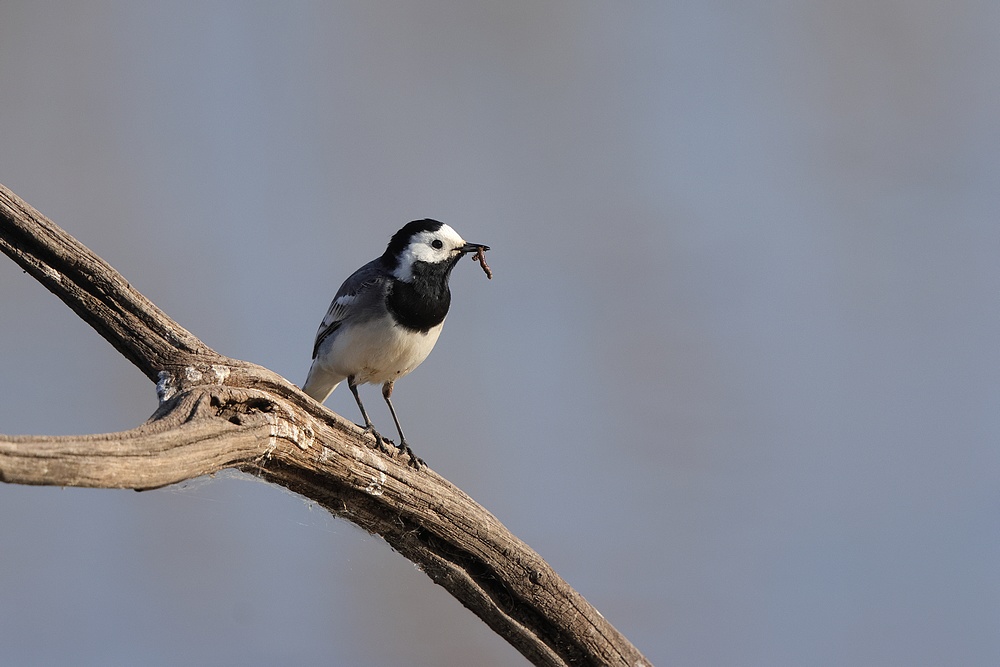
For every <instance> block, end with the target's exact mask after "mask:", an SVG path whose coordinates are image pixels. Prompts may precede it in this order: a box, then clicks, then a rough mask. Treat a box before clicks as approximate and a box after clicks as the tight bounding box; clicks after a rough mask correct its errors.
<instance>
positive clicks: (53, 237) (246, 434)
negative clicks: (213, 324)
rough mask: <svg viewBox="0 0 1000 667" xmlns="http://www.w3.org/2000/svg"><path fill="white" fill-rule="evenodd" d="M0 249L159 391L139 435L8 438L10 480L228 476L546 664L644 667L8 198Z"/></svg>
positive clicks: (521, 558)
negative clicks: (344, 529)
mask: <svg viewBox="0 0 1000 667" xmlns="http://www.w3.org/2000/svg"><path fill="white" fill-rule="evenodd" d="M0 250H2V251H3V252H4V253H5V254H7V255H8V256H10V257H11V258H12V259H13V260H14V261H15V262H17V263H18V264H19V265H20V266H21V267H22V268H23V269H24V270H25V271H26V272H28V273H29V274H31V275H32V276H33V277H35V278H36V279H37V280H38V281H39V282H41V283H42V284H43V285H45V286H46V287H47V288H48V289H49V290H50V291H51V292H53V293H54V294H55V295H56V296H58V297H59V298H60V299H62V300H63V301H64V302H65V303H66V304H67V305H69V306H70V307H71V308H72V309H73V310H74V311H75V312H76V313H77V314H78V315H79V316H80V317H81V318H82V319H84V320H85V321H86V322H88V323H89V324H90V325H91V326H92V327H93V328H94V329H95V330H97V332H98V333H100V334H101V335H102V336H103V337H104V338H105V339H107V340H108V341H109V342H110V343H111V344H112V345H113V346H114V347H115V348H116V349H118V350H119V352H121V353H122V354H123V355H124V356H125V357H126V358H127V359H129V360H130V361H132V363H133V364H135V365H136V366H137V367H138V368H139V369H140V370H141V371H142V372H143V373H144V374H145V375H146V376H147V377H148V378H149V379H150V380H152V381H153V382H155V383H156V391H157V396H158V397H159V400H160V403H159V406H158V408H157V409H156V411H155V412H154V413H153V415H152V416H151V417H150V418H149V419H148V420H147V421H146V422H145V423H143V424H141V425H139V426H137V427H136V428H133V429H129V430H126V431H121V432H117V433H107V434H100V435H79V436H35V435H19V436H8V435H0V481H2V482H6V483H13V484H34V485H51V486H81V487H95V488H131V489H138V490H141V489H153V488H158V487H162V486H166V485H169V484H175V483H178V482H182V481H184V480H188V479H192V478H194V477H199V476H202V475H211V474H214V473H216V472H218V471H220V470H223V469H226V468H233V469H237V470H241V471H243V472H247V473H249V474H252V475H255V476H257V477H259V478H262V479H265V480H267V481H269V482H273V483H275V484H278V485H281V486H283V487H285V488H288V489H290V490H292V491H294V492H296V493H299V494H301V495H303V496H305V497H307V498H309V499H311V500H313V501H315V502H317V503H318V504H320V505H321V506H323V507H324V508H326V509H327V510H328V511H330V512H331V513H333V514H335V515H336V516H339V517H342V518H345V519H347V520H349V521H351V522H353V523H355V524H357V525H358V526H360V527H362V528H364V529H365V530H367V531H369V532H372V533H374V534H377V535H379V536H381V537H382V538H383V539H385V540H386V541H387V542H388V543H389V544H390V545H391V546H392V547H393V548H394V549H396V550H397V551H398V552H399V553H401V554H402V555H403V556H405V557H406V558H408V559H410V560H411V561H413V562H414V563H415V564H417V566H418V567H419V568H420V569H421V570H422V571H423V572H424V573H426V574H427V575H428V576H429V577H430V578H431V579H432V580H433V581H434V582H435V583H438V584H440V585H441V586H443V587H444V588H445V589H447V590H448V591H449V592H450V593H451V594H452V595H453V596H455V597H456V598H457V599H458V600H459V601H460V602H461V603H462V604H463V605H465V606H466V607H467V608H469V609H470V610H471V611H472V612H473V613H475V614H477V615H478V616H479V617H480V618H481V619H483V621H485V622H486V623H487V624H488V625H489V626H490V627H491V628H492V629H493V630H494V631H495V632H497V633H498V634H499V635H501V636H502V637H504V639H506V640H507V641H508V642H509V643H511V644H512V645H513V646H514V647H515V648H517V649H518V650H519V651H521V653H522V654H523V655H524V656H525V657H527V658H528V659H529V660H530V661H532V662H533V663H534V664H536V665H623V666H624V665H628V666H633V665H649V664H650V663H649V662H648V660H646V658H645V657H644V656H643V655H642V654H641V653H640V652H639V651H638V650H637V649H636V648H635V647H634V646H632V644H631V643H629V641H628V640H627V639H626V638H625V637H624V636H623V635H622V634H621V633H620V632H619V631H618V630H617V629H615V628H614V627H613V626H612V625H611V624H610V623H608V622H607V621H606V620H605V619H604V617H603V616H601V614H600V613H598V612H597V610H596V609H594V608H593V607H592V606H591V605H590V604H589V603H588V602H587V601H586V600H585V599H584V598H583V597H582V596H581V595H580V594H579V593H578V592H576V591H575V590H573V589H572V588H571V587H570V586H569V585H568V584H567V583H566V582H565V581H564V580H563V579H562V578H561V577H560V576H559V575H558V574H557V573H556V572H555V571H554V570H552V568H551V567H550V566H549V565H548V564H547V563H546V562H545V561H544V560H543V559H542V558H541V557H540V556H539V555H538V554H537V553H535V552H534V551H533V550H532V549H531V548H530V547H528V545H526V544H524V542H522V541H521V540H519V539H518V538H517V537H516V536H514V535H513V534H511V533H510V532H509V531H508V530H507V528H506V527H504V526H503V524H501V523H500V522H499V521H498V520H497V519H496V517H494V516H493V515H492V514H490V513H489V512H488V511H487V510H486V509H484V508H483V507H482V506H480V505H479V504H478V503H476V502H475V501H474V500H472V498H470V497H469V496H468V495H467V494H465V493H464V492H462V491H461V490H460V489H458V488H457V487H455V486H454V485H453V484H451V483H450V482H448V481H447V480H446V479H444V478H442V477H441V476H440V475H438V474H436V473H435V472H434V471H433V470H431V469H429V468H422V469H420V470H414V469H413V468H412V467H410V466H409V465H407V463H408V458H407V456H406V455H405V454H401V455H399V454H397V455H396V456H388V455H386V454H385V453H383V452H382V451H380V449H379V448H378V446H377V444H376V442H375V440H374V438H373V437H371V435H370V434H368V433H366V432H365V431H363V430H362V429H361V428H359V427H358V426H356V425H354V424H353V423H351V422H349V421H347V420H345V419H343V418H342V417H340V416H339V415H336V414H335V413H333V412H331V411H330V410H328V409H327V408H325V407H323V406H322V405H320V404H318V403H316V402H315V401H314V400H312V399H311V398H309V397H308V396H306V395H305V394H303V393H302V392H301V391H300V390H299V389H298V388H297V387H296V386H295V385H293V384H292V383H290V382H288V381H287V380H285V379H284V378H282V377H281V376H280V375H278V374H276V373H274V372H273V371H271V370H269V369H266V368H264V367H261V366H258V365H256V364H252V363H249V362H246V361H242V360H238V359H232V358H229V357H226V356H224V355H221V354H219V353H218V352H215V351H214V350H212V349H211V348H209V347H208V346H207V345H205V344H204V343H203V342H202V341H200V340H199V339H198V338H197V337H195V336H194V335H193V334H191V333H190V332H188V331H186V330H185V329H184V328H183V327H181V326H180V325H179V324H177V323H176V322H174V321H173V320H172V319H170V318H169V317H168V316H167V315H166V314H165V313H163V312H162V311H161V310H160V309H159V308H157V307H156V306H155V305H154V304H153V303H152V302H150V301H149V300H148V299H146V298H145V297H144V296H143V295H142V294H140V293H139V292H138V291H136V290H135V289H134V288H132V287H131V285H129V283H128V282H127V281H126V280H125V279H124V278H123V277H122V276H121V275H120V274H119V273H118V272H117V271H115V270H114V269H113V268H112V267H111V266H109V265H108V264H107V263H106V262H104V260H102V259H101V258H100V257H98V256H97V255H95V254H93V253H92V252H91V251H90V250H89V249H88V248H86V247H85V246H84V245H82V244H81V243H79V242H78V241H77V240H76V239H74V238H73V237H72V236H70V235H69V234H67V233H66V232H65V231H63V230H62V229H60V228H59V227H57V226H56V225H55V224H53V223H52V222H51V221H49V220H48V219H47V218H45V217H44V216H43V215H42V214H41V213H39V212H38V211H36V210H35V209H34V208H32V207H31V206H29V205H28V204H27V203H25V202H24V201H22V200H21V199H20V198H18V197H17V196H16V195H15V194H14V193H13V192H11V191H10V190H8V189H7V188H6V187H4V186H2V185H0Z"/></svg>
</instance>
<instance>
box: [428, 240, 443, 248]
mask: <svg viewBox="0 0 1000 667" xmlns="http://www.w3.org/2000/svg"><path fill="white" fill-rule="evenodd" d="M431 247H432V248H434V249H435V250H440V249H441V248H443V247H444V243H443V242H442V241H441V239H434V240H433V241H431Z"/></svg>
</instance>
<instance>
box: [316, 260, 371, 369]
mask: <svg viewBox="0 0 1000 667" xmlns="http://www.w3.org/2000/svg"><path fill="white" fill-rule="evenodd" d="M380 262H381V259H373V260H372V261H370V262H368V263H367V264H365V265H364V266H362V267H361V268H360V269H358V270H357V271H355V272H354V273H352V274H351V276H350V277H349V278H348V279H347V280H345V281H344V284H343V285H341V286H340V289H339V290H337V295H336V296H335V297H333V301H332V302H331V303H330V309H329V310H327V311H326V316H325V317H324V318H323V321H322V322H321V323H320V325H319V330H318V331H317V332H316V343H315V344H314V345H313V355H312V358H313V359H315V358H316V354H317V353H318V352H319V346H320V345H322V344H323V341H324V340H326V339H327V338H329V337H330V336H331V335H332V334H334V333H336V331H337V329H339V328H340V325H341V324H343V323H344V322H346V321H348V320H351V319H353V318H357V317H362V316H364V315H365V314H367V313H371V312H372V311H373V309H374V308H375V307H377V306H378V305H379V303H380V302H381V301H382V299H384V298H385V291H386V289H388V287H389V276H388V275H387V274H386V273H385V271H384V270H383V269H382V267H381V264H380Z"/></svg>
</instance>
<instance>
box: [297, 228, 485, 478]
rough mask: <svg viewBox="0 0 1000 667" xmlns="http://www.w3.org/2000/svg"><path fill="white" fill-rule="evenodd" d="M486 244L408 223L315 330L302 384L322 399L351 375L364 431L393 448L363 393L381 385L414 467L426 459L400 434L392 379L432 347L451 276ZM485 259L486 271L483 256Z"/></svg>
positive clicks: (340, 293)
mask: <svg viewBox="0 0 1000 667" xmlns="http://www.w3.org/2000/svg"><path fill="white" fill-rule="evenodd" d="M489 249H490V248H489V246H488V245H484V244H481V243H467V242H466V241H465V240H464V239H463V238H462V237H461V236H459V235H458V233H457V232H456V231H455V230H454V229H452V228H451V227H450V226H448V225H446V224H444V223H443V222H439V221H437V220H432V219H430V218H426V219H424V220H414V221H413V222H410V223H407V224H406V225H404V226H403V228H402V229H400V230H399V231H398V232H396V233H395V234H393V235H392V238H391V239H390V240H389V244H388V245H387V246H386V249H385V252H384V253H382V255H381V256H380V257H377V258H376V259H373V260H372V261H370V262H368V263H367V264H365V265H364V266H362V267H361V268H360V269H358V270H357V271H355V272H354V273H353V274H351V276H350V277H349V278H348V279H347V280H345V281H344V284H343V285H341V286H340V289H339V290H337V294H336V296H334V297H333V302H332V303H331V304H330V308H329V310H327V312H326V316H325V317H324V318H323V321H322V322H321V323H320V325H319V330H318V331H317V332H316V342H315V343H314V344H313V353H312V356H313V360H312V365H311V366H310V368H309V373H308V375H307V377H306V381H305V383H304V384H303V385H302V390H303V391H304V392H305V393H306V394H308V395H309V396H311V397H312V398H314V399H315V400H316V401H318V402H320V403H322V402H324V401H325V400H326V399H327V398H328V397H329V396H330V394H331V393H333V390H334V389H336V388H337V386H338V385H339V384H340V383H341V382H343V381H344V380H347V386H348V387H349V388H350V390H351V393H352V394H354V400H355V401H357V403H358V408H359V409H360V410H361V416H362V417H363V418H364V420H365V426H364V428H365V431H367V432H369V433H371V434H372V435H373V436H374V437H375V440H376V442H378V444H379V447H380V448H383V451H386V452H387V453H391V452H393V449H391V448H389V447H391V445H392V441H391V440H388V439H387V438H383V437H382V436H381V435H380V434H379V433H378V431H376V430H375V426H374V424H373V423H372V420H371V418H369V416H368V412H367V411H366V410H365V406H364V404H363V403H362V402H361V396H360V394H359V393H358V385H362V384H381V385H382V397H383V398H384V399H385V402H386V404H387V405H388V406H389V412H390V413H391V414H392V419H393V421H394V422H395V424H396V431H397V432H398V433H399V446H398V449H399V450H400V451H402V452H403V453H405V454H407V455H408V456H409V463H410V465H411V466H413V467H415V468H417V469H419V468H420V466H422V465H425V464H424V462H423V460H421V459H419V458H418V457H417V456H416V455H414V453H413V450H412V449H411V448H410V446H409V444H408V443H407V441H406V437H405V436H404V435H403V429H402V427H401V426H400V425H399V418H398V417H397V416H396V409H395V408H394V407H393V405H392V400H391V396H392V390H393V385H394V384H395V382H396V380H398V379H399V378H401V377H403V376H404V375H407V374H409V373H410V372H411V371H413V369H415V368H416V367H417V366H419V365H420V364H421V362H423V360H424V359H426V358H427V355H429V354H430V352H431V350H432V349H433V348H434V344H435V343H436V342H437V339H438V336H439V335H440V334H441V328H442V327H443V326H444V320H445V317H446V316H447V315H448V308H449V307H450V305H451V290H450V289H449V287H448V280H449V278H450V277H451V271H452V269H453V268H454V267H455V265H456V264H457V263H458V260H460V259H461V258H462V257H464V256H465V255H467V254H469V253H476V256H477V257H478V258H482V256H483V255H482V253H483V252H484V251H486V250H489ZM480 261H481V263H482V264H483V266H484V270H486V269H485V260H482V259H481V260H480ZM383 443H385V446H386V447H384V445H383Z"/></svg>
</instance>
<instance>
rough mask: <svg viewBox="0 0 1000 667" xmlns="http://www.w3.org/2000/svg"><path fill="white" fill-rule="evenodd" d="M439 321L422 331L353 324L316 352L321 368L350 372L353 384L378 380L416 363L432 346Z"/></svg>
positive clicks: (400, 373) (401, 373)
mask: <svg viewBox="0 0 1000 667" xmlns="http://www.w3.org/2000/svg"><path fill="white" fill-rule="evenodd" d="M443 325H444V322H442V323H441V324H439V325H437V326H436V327H434V328H433V329H431V330H430V331H428V332H427V333H425V334H423V333H414V332H413V331H409V330H407V329H404V328H403V327H400V326H394V327H372V326H369V325H365V324H361V325H354V326H352V327H349V328H348V329H347V330H345V331H340V332H338V334H337V335H336V336H334V337H333V340H332V341H331V342H330V344H329V346H328V347H327V348H326V349H325V350H323V349H321V350H320V352H319V356H320V357H323V359H322V363H323V366H324V367H325V368H327V369H329V370H330V371H332V372H334V373H336V374H337V375H341V376H344V377H347V376H350V375H353V376H354V380H355V383H356V384H382V383H384V382H388V381H389V380H395V379H397V378H401V377H403V376H404V375H406V374H407V373H409V372H410V371H412V370H413V369H414V368H416V367H417V366H419V365H420V364H421V362H423V360H424V359H426V358H427V355H428V354H430V353H431V350H433V349H434V344H435V343H436V342H437V339H438V336H439V335H441V327H442V326H443ZM317 361H319V359H317Z"/></svg>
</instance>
